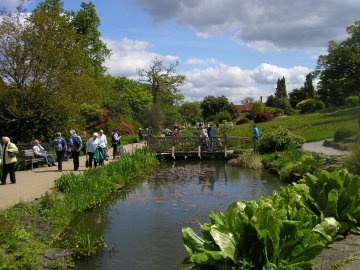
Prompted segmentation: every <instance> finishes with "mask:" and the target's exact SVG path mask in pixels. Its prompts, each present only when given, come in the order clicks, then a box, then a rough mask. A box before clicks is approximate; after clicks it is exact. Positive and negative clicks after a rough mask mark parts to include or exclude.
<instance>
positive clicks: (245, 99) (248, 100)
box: [240, 97, 255, 105]
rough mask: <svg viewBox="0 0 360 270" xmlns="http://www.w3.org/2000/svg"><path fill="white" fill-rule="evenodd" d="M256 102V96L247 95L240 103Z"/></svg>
mask: <svg viewBox="0 0 360 270" xmlns="http://www.w3.org/2000/svg"><path fill="white" fill-rule="evenodd" d="M254 102H255V98H253V97H246V98H243V99H242V100H241V101H240V103H241V104H242V105H247V104H251V103H254Z"/></svg>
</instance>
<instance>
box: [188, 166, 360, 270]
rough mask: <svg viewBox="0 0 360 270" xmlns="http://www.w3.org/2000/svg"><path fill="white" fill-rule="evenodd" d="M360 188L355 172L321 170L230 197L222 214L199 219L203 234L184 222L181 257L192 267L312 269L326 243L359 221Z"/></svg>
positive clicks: (359, 180) (359, 181)
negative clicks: (250, 195)
mask: <svg viewBox="0 0 360 270" xmlns="http://www.w3.org/2000/svg"><path fill="white" fill-rule="evenodd" d="M359 191H360V178H359V177H358V176H353V175H351V174H349V173H347V172H346V171H341V172H333V173H328V172H326V171H321V170H320V171H319V172H317V173H316V174H315V175H310V174H307V175H306V176H305V177H304V178H303V179H302V180H301V181H300V183H299V184H294V185H293V186H288V187H286V188H282V189H281V191H280V192H276V191H275V192H274V193H273V196H272V197H263V198H261V199H259V200H258V201H249V202H246V201H238V202H234V203H232V204H231V205H230V206H229V207H228V209H227V211H226V214H225V215H224V214H222V213H218V214H215V213H213V212H211V213H210V220H211V223H205V224H199V225H200V229H201V233H202V235H203V237H200V236H198V235H197V234H195V233H194V231H193V230H192V229H191V228H188V227H186V228H183V230H182V231H183V242H184V245H185V248H186V250H187V251H188V253H189V256H188V257H187V258H185V259H184V260H183V262H182V263H193V264H195V269H209V268H211V269H284V270H285V269H294V270H296V269H299V270H300V269H310V268H311V265H312V264H313V261H312V260H313V259H314V258H315V257H316V256H317V255H318V254H319V253H320V252H321V251H322V250H323V249H324V248H325V247H326V245H328V244H330V243H331V242H333V241H334V240H336V239H338V238H340V237H341V236H339V233H344V232H346V231H349V230H350V229H353V228H355V226H356V224H358V223H359V222H360V210H359V207H358V205H359V201H358V200H359V198H358V193H359ZM244 262H246V265H247V266H246V267H247V268H242V266H243V263H244ZM224 266H226V268H224Z"/></svg>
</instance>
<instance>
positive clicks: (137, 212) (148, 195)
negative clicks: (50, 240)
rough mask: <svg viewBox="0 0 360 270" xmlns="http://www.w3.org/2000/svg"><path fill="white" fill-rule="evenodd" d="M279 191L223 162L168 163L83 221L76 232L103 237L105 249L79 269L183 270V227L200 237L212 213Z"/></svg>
mask: <svg viewBox="0 0 360 270" xmlns="http://www.w3.org/2000/svg"><path fill="white" fill-rule="evenodd" d="M281 185H282V184H281V182H280V181H279V180H278V179H277V178H276V177H274V176H272V175H271V174H269V173H267V172H265V171H261V170H244V169H241V168H238V167H232V166H230V165H228V164H227V163H226V162H224V161H190V162H189V161H176V162H166V163H164V164H162V165H161V167H160V168H159V170H158V171H157V172H155V173H154V174H153V175H152V176H149V177H148V178H147V179H146V180H145V181H143V182H142V183H139V184H137V185H136V186H134V187H132V189H131V190H129V191H127V192H124V195H123V196H121V198H119V199H117V200H116V201H115V202H113V203H112V204H111V205H109V206H108V207H105V208H101V209H96V210H94V211H91V212H89V213H86V214H84V215H83V216H81V217H80V218H79V220H78V222H77V225H76V226H77V227H79V228H80V227H81V228H84V227H86V228H87V229H89V230H91V231H92V232H93V233H95V234H97V235H103V236H104V240H105V243H106V247H105V248H104V249H103V251H102V252H101V253H100V254H98V255H96V256H93V257H91V258H87V259H82V260H80V261H78V262H77V265H76V269H81V270H85V269H86V270H92V269H94V270H95V269H121V270H143V269H144V270H145V269H146V270H162V269H164V270H172V269H182V268H183V267H184V266H182V265H179V262H180V261H181V260H182V259H183V258H184V257H185V256H187V252H186V250H185V248H184V247H183V244H182V233H181V228H182V227H185V226H190V227H191V228H193V229H194V230H195V231H196V232H199V229H198V227H199V226H198V225H197V223H196V219H199V220H200V222H202V223H203V222H208V221H209V217H208V215H209V212H210V211H214V212H218V211H222V212H225V211H226V209H227V207H228V205H229V204H230V203H232V202H234V201H238V200H246V201H247V200H254V199H259V198H260V197H261V196H267V195H271V193H272V191H273V190H274V189H276V190H277V189H279V186H281Z"/></svg>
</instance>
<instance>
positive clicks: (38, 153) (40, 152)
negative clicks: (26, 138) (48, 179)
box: [32, 140, 56, 167]
mask: <svg viewBox="0 0 360 270" xmlns="http://www.w3.org/2000/svg"><path fill="white" fill-rule="evenodd" d="M32 149H33V151H34V155H35V157H40V158H43V159H45V161H46V163H47V165H48V166H49V167H51V166H56V164H55V159H54V157H53V156H52V154H49V153H47V152H46V151H45V148H44V147H42V146H41V144H40V142H39V141H38V140H35V141H34V146H33V148H32Z"/></svg>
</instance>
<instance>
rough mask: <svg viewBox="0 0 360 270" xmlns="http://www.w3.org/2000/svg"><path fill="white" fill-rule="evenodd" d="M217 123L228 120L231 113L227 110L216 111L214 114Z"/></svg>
mask: <svg viewBox="0 0 360 270" xmlns="http://www.w3.org/2000/svg"><path fill="white" fill-rule="evenodd" d="M215 119H216V121H217V123H223V122H224V121H225V122H230V121H231V115H230V113H228V112H218V113H217V114H216V116H215Z"/></svg>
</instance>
